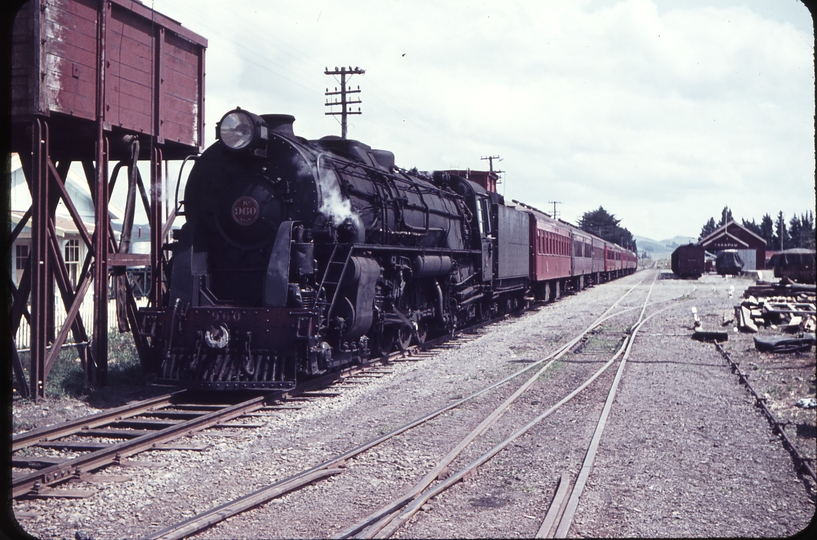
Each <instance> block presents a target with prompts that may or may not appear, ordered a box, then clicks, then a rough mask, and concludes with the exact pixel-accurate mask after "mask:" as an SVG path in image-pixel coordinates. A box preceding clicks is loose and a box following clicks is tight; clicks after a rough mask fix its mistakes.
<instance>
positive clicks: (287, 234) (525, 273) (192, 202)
mask: <svg viewBox="0 0 817 540" xmlns="http://www.w3.org/2000/svg"><path fill="white" fill-rule="evenodd" d="M293 121H294V118H293V117H292V116H288V115H261V116H258V115H255V114H252V113H250V112H248V111H245V110H242V109H236V110H233V111H231V112H229V113H227V114H226V115H225V116H224V117H223V118H222V119H221V121H220V122H219V123H218V125H217V126H216V135H217V141H216V142H215V143H214V144H213V145H212V146H210V147H209V148H207V149H206V150H205V151H204V152H203V153H202V154H201V155H200V156H198V159H197V160H196V162H195V165H194V166H193V168H192V170H191V172H190V175H189V177H188V181H187V185H186V188H185V193H184V216H185V223H184V225H183V226H182V227H181V229H180V230H178V231H174V241H173V242H172V243H171V245H170V250H171V252H172V254H171V257H170V259H169V262H168V269H167V272H166V278H167V280H168V294H167V295H166V297H167V298H168V304H167V305H166V306H156V307H151V308H145V309H142V310H141V311H140V321H139V324H140V331H141V332H142V333H143V335H146V336H148V339H147V341H148V343H149V347H148V349H149V350H148V353H147V354H146V355H145V357H144V358H143V363H144V365H145V367H146V368H147V369H148V370H149V371H151V372H154V373H155V374H156V376H157V378H158V381H160V382H169V383H174V384H179V385H182V386H186V387H194V388H195V387H198V388H213V389H269V388H290V387H292V386H294V385H295V383H296V381H297V380H298V379H299V377H303V376H307V375H314V374H318V373H322V372H323V371H325V370H328V369H333V368H336V367H339V366H342V365H347V364H350V363H355V362H359V361H361V360H363V359H366V358H369V357H370V356H372V355H379V354H381V353H387V352H389V351H390V350H392V349H393V348H394V347H407V346H408V345H409V344H410V342H411V341H412V340H417V341H423V340H424V339H425V338H426V336H427V335H428V333H429V332H432V333H437V334H440V333H444V332H450V331H451V330H453V329H454V328H456V327H459V326H463V325H465V324H466V323H467V322H469V321H471V320H474V319H483V318H487V317H489V316H491V315H492V314H496V313H499V312H502V311H505V310H511V309H514V308H516V307H518V306H519V305H520V304H521V303H522V302H524V299H525V294H526V291H528V289H529V268H530V263H529V256H530V255H529V250H530V246H529V239H528V237H527V234H528V227H529V225H528V223H529V219H530V218H529V215H528V214H526V213H524V212H520V211H517V210H515V209H513V208H510V207H505V206H503V205H502V202H503V201H502V200H501V197H500V196H499V195H497V194H496V193H492V192H487V191H486V190H484V189H483V188H481V187H480V186H479V185H477V184H474V183H472V182H469V181H468V180H465V179H463V178H461V177H458V176H454V175H450V174H448V173H445V172H435V173H433V174H424V173H420V172H418V171H416V170H412V171H407V170H404V169H401V168H399V167H397V166H395V163H394V155H393V154H392V153H391V152H388V151H384V150H375V149H372V148H371V147H369V146H367V145H365V144H362V143H360V142H357V141H353V140H346V139H341V138H338V137H332V136H330V137H324V138H322V139H320V140H306V139H304V138H301V137H298V136H296V135H295V134H294V132H293V127H292V124H293ZM498 214H501V217H500V218H498ZM503 234H504V235H505V237H504V238H502V235H503ZM500 255H501V257H502V261H499V260H498V259H499V258H500ZM495 259H497V260H495Z"/></svg>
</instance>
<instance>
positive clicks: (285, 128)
mask: <svg viewBox="0 0 817 540" xmlns="http://www.w3.org/2000/svg"><path fill="white" fill-rule="evenodd" d="M261 118H263V119H264V122H266V123H267V128H268V129H269V130H270V131H271V132H273V133H277V134H278V135H283V136H284V137H290V138H295V132H294V131H293V130H292V123H293V122H295V117H294V116H292V115H291V114H262V115H261Z"/></svg>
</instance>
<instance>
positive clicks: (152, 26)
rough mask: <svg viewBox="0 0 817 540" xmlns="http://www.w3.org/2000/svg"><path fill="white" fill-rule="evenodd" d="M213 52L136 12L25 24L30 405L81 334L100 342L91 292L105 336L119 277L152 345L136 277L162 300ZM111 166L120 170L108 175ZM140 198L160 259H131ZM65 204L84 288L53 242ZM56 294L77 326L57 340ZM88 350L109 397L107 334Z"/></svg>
mask: <svg viewBox="0 0 817 540" xmlns="http://www.w3.org/2000/svg"><path fill="white" fill-rule="evenodd" d="M206 47H207V41H206V40H205V39H204V38H202V37H201V36H199V35H197V34H195V33H193V32H191V31H190V30H188V29H186V28H184V27H182V25H181V24H179V23H178V22H176V21H174V20H172V19H169V18H167V17H165V16H163V15H161V14H160V13H157V12H155V11H153V10H151V9H150V8H148V7H146V6H144V5H143V4H141V3H140V2H136V1H133V0H30V1H29V2H28V3H27V4H25V5H24V6H23V7H22V8H21V10H20V11H19V12H18V14H17V17H16V19H15V21H14V27H13V45H12V80H11V83H12V85H11V86H12V107H11V115H12V151H14V152H17V153H18V154H19V155H20V160H21V162H22V164H23V170H24V172H25V175H26V179H27V181H28V184H29V187H30V189H31V195H32V201H33V202H32V207H31V209H29V211H28V212H26V215H25V216H24V217H23V219H22V220H21V221H20V223H19V224H18V226H17V227H16V228H15V230H14V231H12V234H11V238H10V241H9V243H8V245H11V243H12V242H13V240H14V239H15V238H16V236H17V235H19V233H20V232H21V231H22V229H23V228H24V226H25V225H26V224H27V223H28V222H29V220H30V226H31V231H32V246H31V251H30V254H29V263H28V268H27V269H26V270H25V271H24V273H23V277H22V279H21V281H20V284H19V287H17V288H16V289H15V290H14V291H13V295H14V296H13V306H12V319H11V327H12V328H11V332H12V335H14V334H15V332H16V330H17V327H18V326H19V323H20V319H21V317H23V316H26V317H27V318H28V319H29V320H30V323H31V367H30V370H29V374H30V380H29V381H28V383H26V381H25V378H24V374H23V369H22V364H21V363H20V360H19V357H18V355H17V350H16V346H15V348H14V350H13V351H12V360H13V363H14V373H15V386H16V387H17V389H18V391H20V392H21V393H22V394H23V395H31V396H32V397H34V398H37V397H43V396H44V395H45V380H46V378H47V377H48V372H49V371H50V369H51V367H52V366H53V364H54V361H55V360H56V358H57V354H58V353H59V351H60V349H61V347H62V346H63V344H64V343H66V339H67V337H68V333H69V332H71V333H72V336H73V339H74V342H75V343H83V342H87V341H88V336H87V335H86V332H85V328H84V325H83V322H82V319H81V317H80V316H79V307H80V303H81V302H82V300H83V298H84V296H85V292H86V291H87V290H88V289H89V288H90V287H91V284H92V283H93V287H94V310H93V313H94V315H93V317H94V327H95V328H97V329H105V328H107V317H108V313H107V305H108V303H107V300H108V275H109V269H114V274H115V275H118V276H119V278H118V279H117V281H118V282H119V283H120V285H121V287H120V292H121V300H122V304H123V306H122V307H123V309H122V314H123V317H126V318H127V320H128V322H130V326H131V329H132V330H133V331H134V337H135V339H136V344H137V347H141V346H143V344H142V343H141V339H140V336H139V333H138V331H137V330H136V328H135V324H134V323H135V321H136V318H135V314H136V306H135V303H134V301H133V296H132V295H131V293H130V290H129V289H128V287H127V286H126V281H123V278H124V275H123V272H124V267H125V266H134V265H149V266H150V267H151V275H152V279H153V285H152V287H151V301H152V302H154V303H158V302H160V301H161V297H162V294H163V293H164V282H163V269H164V264H165V260H164V256H163V253H162V246H163V244H164V242H165V238H166V236H167V234H168V233H169V230H168V229H169V226H168V223H170V222H172V219H168V220H167V223H165V222H164V216H163V212H162V205H163V203H164V199H163V194H162V189H161V187H162V175H161V165H162V163H163V161H164V160H169V159H181V158H184V157H186V156H189V155H192V154H196V153H198V152H199V150H200V148H201V146H202V145H203V142H204V135H203V128H204V52H205V49H206ZM140 159H146V160H149V161H150V171H151V172H150V179H149V180H150V182H149V184H148V186H147V189H146V186H145V184H144V182H143V181H142V178H141V176H140V174H139V171H138V169H137V168H136V164H137V162H138V160H140ZM110 160H118V161H119V163H118V164H116V165H115V166H114V168H113V172H112V174H110V175H109V163H110ZM72 162H79V163H81V164H82V167H83V169H84V171H85V175H86V178H87V180H88V185H89V189H90V193H91V195H92V198H93V199H94V205H95V215H96V217H95V223H94V225H95V226H94V233H93V234H92V235H91V234H89V233H88V230H87V228H86V227H85V225H84V223H83V222H82V220H81V218H80V216H79V214H78V213H77V211H76V209H75V208H74V205H73V203H72V201H71V198H70V196H69V195H68V193H67V191H66V190H65V188H64V184H65V182H64V179H65V177H66V174H67V172H68V170H69V168H70V165H71V163H72ZM122 167H125V168H126V170H127V171H128V175H127V177H128V178H127V182H128V200H127V206H126V208H125V220H124V221H125V224H124V225H123V231H124V232H123V235H122V238H121V239H120V241H119V242H117V241H116V238H115V236H114V234H113V228H112V225H111V222H110V218H109V213H108V211H107V210H108V201H109V197H110V192H111V190H112V189H113V186H114V184H115V182H116V181H117V176H118V173H119V172H120V171H121V169H122ZM137 190H138V192H139V195H140V197H139V199H140V201H141V203H142V205H143V206H144V208H145V212H146V214H147V215H148V219H149V221H150V227H151V233H150V234H151V254H150V255H149V256H144V255H136V254H131V253H129V252H128V245H129V238H127V237H128V236H129V234H130V232H129V231H130V228H129V225H128V223H130V224H132V220H133V211H134V205H135V203H136V199H137V196H136V192H137ZM61 200H62V201H63V202H64V204H65V205H66V207H67V208H68V210H69V213H70V214H71V216H72V218H73V220H74V223H75V224H76V226H77V229H78V230H79V232H80V235H81V237H82V239H83V241H84V242H85V243H86V245H87V246H88V257H87V258H86V260H85V261H84V264H83V267H82V271H81V276H80V277H79V279H78V282H77V286H76V287H72V286H71V284H70V281H69V280H68V278H67V269H66V265H65V262H64V261H63V259H62V254H61V252H60V249H59V246H58V245H57V242H56V235H55V231H54V213H55V210H56V207H57V204H58V203H59V202H60V201H61ZM128 215H130V218H128ZM171 217H172V216H171ZM129 219H130V222H129V221H128V220H129ZM53 284H56V286H57V287H58V289H59V293H60V296H61V298H62V301H63V303H64V305H65V309H66V312H67V313H68V317H67V319H66V321H65V323H64V324H63V327H62V330H61V331H60V332H59V334H58V335H56V336H51V335H49V320H52V321H53V317H54V313H53V311H54V307H53V302H50V301H49V298H51V297H53V295H51V294H50V291H51V290H52V287H53ZM29 296H30V306H31V309H30V313H29V310H28V307H27V300H28V299H29ZM118 300H119V297H118ZM120 326H121V325H120ZM90 344H91V347H90V350H84V349H83V348H81V347H80V348H79V352H80V358H81V359H82V361H83V366H84V368H85V373H86V377H87V379H88V380H89V381H92V382H95V383H99V384H104V383H105V381H106V374H107V334H106V332H104V331H98V332H96V334H95V335H94V336H93V338H92V341H91V342H90Z"/></svg>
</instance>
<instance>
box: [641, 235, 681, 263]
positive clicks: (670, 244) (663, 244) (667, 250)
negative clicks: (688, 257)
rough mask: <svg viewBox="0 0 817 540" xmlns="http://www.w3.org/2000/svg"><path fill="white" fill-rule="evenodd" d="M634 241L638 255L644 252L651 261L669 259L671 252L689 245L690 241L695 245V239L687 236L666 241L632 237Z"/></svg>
mask: <svg viewBox="0 0 817 540" xmlns="http://www.w3.org/2000/svg"><path fill="white" fill-rule="evenodd" d="M633 238H635V241H636V242H637V243H638V251H639V253H640V252H642V251H646V252H647V255H649V256H650V258H651V259H653V260H660V259H669V256H670V255H672V252H673V251H675V248H677V247H678V246H684V245H686V244H689V243H690V241H691V242H693V243H695V242H696V241H697V238H690V237H689V236H675V237H673V238H669V239H667V240H653V239H652V238H646V237H644V236H636V235H633Z"/></svg>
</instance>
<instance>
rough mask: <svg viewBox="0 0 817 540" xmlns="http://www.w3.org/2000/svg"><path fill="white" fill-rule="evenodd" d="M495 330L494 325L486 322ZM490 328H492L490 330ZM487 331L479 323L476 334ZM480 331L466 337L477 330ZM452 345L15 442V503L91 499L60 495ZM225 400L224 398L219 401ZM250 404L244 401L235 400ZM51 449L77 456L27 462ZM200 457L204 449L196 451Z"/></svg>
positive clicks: (179, 395)
mask: <svg viewBox="0 0 817 540" xmlns="http://www.w3.org/2000/svg"><path fill="white" fill-rule="evenodd" d="M489 322H490V321H489ZM489 322H488V323H489ZM488 323H481V324H480V325H478V326H479V327H481V326H484V325H485V324H488ZM476 328H477V327H475V328H473V329H469V331H474V330H476ZM447 339H448V338H447V337H442V338H438V339H435V340H430V341H428V342H427V343H425V344H423V346H412V347H410V348H408V349H407V350H405V351H399V352H395V353H392V354H390V355H387V356H384V357H383V358H379V359H375V360H373V361H372V362H370V363H367V364H366V365H363V366H353V367H350V368H346V369H343V370H340V371H337V372H332V373H328V374H325V375H323V376H320V377H316V378H314V379H312V380H309V381H307V382H305V383H303V384H301V385H299V386H298V388H296V389H294V390H289V391H275V392H265V393H262V394H260V395H254V396H253V397H249V398H246V399H235V398H234V399H233V402H230V403H226V404H225V403H221V404H216V403H212V402H210V401H211V400H212V397H213V396H212V395H207V394H204V396H205V399H202V396H203V395H202V394H198V393H194V392H189V391H186V390H177V391H174V392H172V393H168V394H164V395H160V396H156V397H153V398H149V399H145V400H142V401H138V402H134V403H129V404H127V405H124V406H121V407H116V408H113V409H110V410H107V411H103V412H100V413H97V414H94V415H90V416H85V417H82V418H78V419H76V420H71V421H68V422H63V423H59V424H54V425H51V426H45V427H43V428H39V429H33V430H30V431H26V432H23V433H20V434H17V435H14V436H13V438H12V454H13V455H12V467H14V468H17V469H30V470H32V472H29V473H16V474H14V475H13V478H12V485H11V488H12V497H13V498H20V497H69V498H70V497H76V498H82V497H87V496H90V495H92V494H93V491H90V490H76V489H55V487H56V486H59V485H61V484H64V483H66V482H69V481H71V480H81V479H84V480H93V476H92V475H91V474H90V473H92V472H93V471H97V470H99V469H101V468H104V467H106V466H108V465H111V464H118V465H122V464H124V463H125V461H126V460H127V459H128V458H132V457H133V456H135V455H136V454H138V453H140V452H144V451H146V450H179V449H196V448H195V447H190V446H183V445H181V446H180V445H176V446H173V445H170V444H169V443H170V442H172V441H174V440H177V439H179V438H181V437H185V436H188V435H191V434H193V433H198V432H202V431H204V430H207V429H210V428H219V427H222V428H223V427H226V428H230V427H233V428H234V427H244V428H252V427H257V424H253V423H246V422H245V423H232V424H231V423H229V422H230V421H232V420H235V419H237V418H240V417H242V416H246V415H248V414H251V413H254V412H258V411H264V410H267V411H269V410H281V409H286V408H291V407H292V404H293V403H298V402H300V401H303V400H309V399H318V398H322V397H333V396H336V395H338V394H337V393H336V392H326V391H325V390H326V388H327V387H329V386H330V385H338V386H340V385H343V384H344V383H345V384H351V383H352V382H353V381H355V380H358V379H363V380H365V379H366V378H371V377H379V376H381V375H380V374H381V373H382V372H379V371H378V370H379V369H380V368H381V367H382V366H384V365H387V364H388V363H389V362H393V361H398V360H399V359H420V358H423V357H424V354H425V353H424V349H425V348H426V347H432V346H434V345H435V344H442V343H444V342H445V341H446V340H447ZM222 395H226V394H222ZM232 395H233V396H239V397H240V396H242V395H243V396H246V394H232ZM33 448H47V449H53V450H62V451H66V452H72V453H78V452H83V454H82V455H80V456H77V457H72V458H61V457H56V458H55V457H50V456H38V455H33V454H31V453H30V452H29V453H28V455H26V452H25V450H26V449H33ZM199 449H201V448H199Z"/></svg>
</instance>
